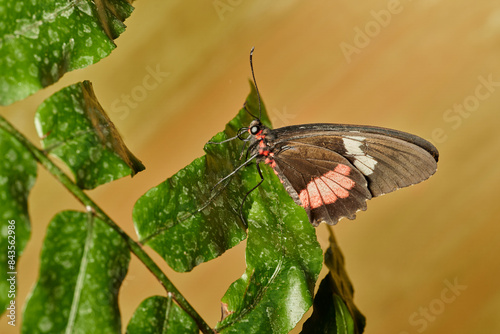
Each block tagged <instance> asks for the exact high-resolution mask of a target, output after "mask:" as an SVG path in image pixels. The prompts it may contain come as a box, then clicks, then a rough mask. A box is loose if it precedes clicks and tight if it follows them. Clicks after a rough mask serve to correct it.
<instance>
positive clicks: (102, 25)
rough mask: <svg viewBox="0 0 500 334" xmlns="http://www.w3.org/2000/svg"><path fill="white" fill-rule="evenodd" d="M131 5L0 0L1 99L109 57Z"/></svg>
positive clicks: (108, 0)
mask: <svg viewBox="0 0 500 334" xmlns="http://www.w3.org/2000/svg"><path fill="white" fill-rule="evenodd" d="M132 10H133V7H132V6H131V5H130V3H129V2H128V1H127V0H103V1H91V0H75V1H68V0H39V1H31V0H19V1H10V0H0V55H2V57H0V92H2V94H0V104H1V105H7V104H11V103H13V102H15V101H18V100H21V99H23V98H25V97H27V96H28V95H30V94H33V93H35V92H36V91H38V90H39V89H41V88H43V87H46V86H49V85H51V84H53V83H54V82H56V81H57V80H59V78H60V77H62V76H63V75H64V73H66V72H69V71H72V70H75V69H79V68H84V67H87V66H89V65H92V64H94V63H96V62H98V61H99V60H101V59H102V58H104V57H107V56H108V55H109V54H110V53H111V51H112V50H113V49H114V48H115V47H116V46H115V44H114V42H113V39H115V38H117V37H118V36H119V35H120V34H121V33H122V32H123V31H125V25H124V24H123V21H124V20H125V19H126V18H127V17H128V16H130V14H131V13H132Z"/></svg>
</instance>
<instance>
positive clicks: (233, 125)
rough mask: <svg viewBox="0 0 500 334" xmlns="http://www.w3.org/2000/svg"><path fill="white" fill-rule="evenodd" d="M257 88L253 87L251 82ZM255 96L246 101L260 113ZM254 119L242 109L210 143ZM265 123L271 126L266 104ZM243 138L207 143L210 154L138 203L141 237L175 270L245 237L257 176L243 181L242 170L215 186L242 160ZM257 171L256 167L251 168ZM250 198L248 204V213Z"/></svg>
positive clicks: (208, 257)
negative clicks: (250, 192)
mask: <svg viewBox="0 0 500 334" xmlns="http://www.w3.org/2000/svg"><path fill="white" fill-rule="evenodd" d="M252 87H253V85H252ZM257 103H258V102H257V95H256V92H255V89H254V88H252V91H251V93H250V95H249V96H248V98H247V101H246V105H247V108H248V109H249V110H252V111H254V113H258V106H257ZM252 120H253V117H252V116H251V115H250V114H249V113H248V112H247V111H246V110H245V109H244V108H242V109H241V110H240V112H239V113H238V115H237V116H236V117H235V118H234V119H233V120H232V121H231V122H230V123H229V124H227V126H226V129H225V131H224V132H221V133H219V134H217V135H216V136H215V137H214V138H212V141H215V142H220V141H222V140H224V139H226V138H230V137H233V136H235V135H236V133H237V132H238V130H239V129H240V128H241V127H245V126H248V124H249V123H250V122H251V121H252ZM262 121H263V122H264V123H265V124H268V125H269V120H268V118H267V115H266V112H265V108H264V107H263V106H262ZM242 145H243V143H242V141H241V140H239V139H235V140H232V141H229V142H227V143H224V144H220V145H217V144H207V145H206V146H205V152H206V153H207V154H206V155H204V156H202V157H200V158H198V159H196V160H194V161H193V162H192V163H191V164H190V165H188V166H187V167H185V168H184V169H182V170H180V171H179V172H178V173H177V174H175V175H174V176H172V177H171V178H169V179H167V180H166V181H164V182H163V183H161V184H159V185H158V186H156V187H154V188H152V189H150V190H149V191H148V192H147V193H146V194H144V195H143V196H142V197H141V198H139V200H138V201H137V203H136V204H135V206H134V210H133V220H134V223H135V226H136V230H137V233H138V235H139V239H140V240H141V242H142V243H143V244H145V245H148V246H150V247H151V248H152V249H154V250H155V251H156V252H157V253H158V254H160V255H161V256H162V257H163V258H164V259H165V261H167V263H168V264H169V265H170V267H172V268H173V269H174V270H176V271H181V272H184V271H189V270H191V269H193V268H194V267H195V266H197V265H199V264H201V263H203V262H206V261H208V260H211V259H214V258H216V257H217V256H219V255H221V254H222V253H224V252H225V251H226V250H227V249H229V248H231V247H233V246H235V245H237V244H238V243H239V242H240V241H241V240H243V239H245V237H246V233H245V229H246V226H245V224H244V222H242V221H241V219H240V206H241V203H243V198H244V197H245V194H246V193H247V192H248V190H249V189H250V188H252V187H253V186H255V185H256V184H257V183H258V180H256V179H255V178H253V179H252V181H251V182H252V183H250V184H248V185H247V186H244V185H242V178H241V173H236V174H235V175H234V176H233V177H232V178H231V179H230V180H229V181H228V182H224V183H223V184H221V185H219V186H217V187H215V189H213V190H212V188H213V187H214V186H215V185H216V183H217V182H218V181H219V180H221V179H222V178H223V177H225V176H227V175H228V174H230V173H231V172H232V171H234V169H235V168H236V167H237V166H238V165H240V164H242V163H243V161H244V160H243V159H242V160H240V159H239V158H240V154H241V152H242ZM247 169H251V170H252V173H253V174H254V175H257V172H256V170H255V168H254V167H248V168H247ZM249 205H250V201H246V202H245V206H244V211H245V212H246V211H248V208H249Z"/></svg>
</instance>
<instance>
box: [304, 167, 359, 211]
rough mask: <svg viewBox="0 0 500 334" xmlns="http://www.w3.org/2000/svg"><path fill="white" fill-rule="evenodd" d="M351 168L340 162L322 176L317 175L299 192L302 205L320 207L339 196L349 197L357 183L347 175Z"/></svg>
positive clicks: (313, 207)
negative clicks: (350, 191)
mask: <svg viewBox="0 0 500 334" xmlns="http://www.w3.org/2000/svg"><path fill="white" fill-rule="evenodd" d="M350 172H351V168H350V167H349V166H346V165H342V164H339V165H337V167H335V169H334V170H333V171H328V172H327V173H325V174H324V175H321V176H320V177H315V178H314V179H312V180H311V181H310V182H309V183H308V184H307V187H306V189H303V190H302V191H301V192H300V194H299V199H300V201H301V202H302V207H304V208H305V207H310V208H311V209H315V208H319V207H320V206H322V205H325V204H332V203H335V201H337V199H339V198H347V197H349V190H351V189H352V188H354V186H355V185H356V183H355V182H354V181H353V180H351V179H350V178H348V177H347V175H349V173H350Z"/></svg>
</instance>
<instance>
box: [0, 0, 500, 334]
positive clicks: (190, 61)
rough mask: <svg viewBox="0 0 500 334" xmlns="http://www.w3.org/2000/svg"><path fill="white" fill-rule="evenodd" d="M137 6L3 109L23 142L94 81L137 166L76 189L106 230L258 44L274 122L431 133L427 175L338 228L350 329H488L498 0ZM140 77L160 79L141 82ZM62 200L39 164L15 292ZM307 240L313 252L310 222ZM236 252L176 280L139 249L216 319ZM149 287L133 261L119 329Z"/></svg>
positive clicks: (198, 150) (232, 85)
mask: <svg viewBox="0 0 500 334" xmlns="http://www.w3.org/2000/svg"><path fill="white" fill-rule="evenodd" d="M134 5H135V6H136V10H135V12H134V13H133V15H132V17H131V18H130V19H129V20H127V21H126V24H127V26H128V29H127V31H126V32H125V33H124V34H123V35H122V36H121V37H120V38H118V39H117V41H116V44H117V45H118V48H117V49H116V50H115V51H114V52H113V53H112V54H111V55H110V56H109V57H108V58H106V59H104V60H102V61H100V62H99V63H97V64H95V65H94V66H91V67H90V68H88V69H85V70H80V71H75V72H72V73H69V74H67V75H66V76H65V77H64V78H63V79H62V80H61V81H60V82H58V83H57V84H56V85H54V86H52V87H49V88H48V89H46V90H44V91H41V92H38V93H37V94H35V95H34V96H31V97H30V98H28V99H26V100H25V101H22V102H19V103H16V104H14V105H12V106H10V107H7V108H2V109H0V112H1V113H2V115H5V116H6V117H7V118H8V119H9V120H10V121H11V122H13V123H14V124H15V125H16V126H17V127H18V128H19V129H20V130H21V131H22V132H23V133H25V134H26V135H28V136H29V137H30V138H31V139H32V140H37V139H36V137H37V136H36V133H35V128H34V126H33V115H34V113H35V110H36V107H37V106H38V105H39V104H40V103H41V102H42V101H43V99H45V98H46V97H48V96H49V95H50V94H52V93H53V92H55V91H57V90H59V89H61V88H62V87H64V86H66V85H69V84H72V83H75V82H77V81H81V80H84V79H88V80H91V81H92V82H93V84H94V89H95V92H96V95H97V97H98V98H99V99H100V101H101V104H102V105H103V107H104V108H105V109H106V110H107V112H108V114H109V116H110V117H111V119H112V120H113V121H114V123H115V125H116V126H117V128H118V129H119V130H120V132H121V133H122V135H123V137H124V139H125V142H126V143H127V145H128V146H129V148H130V149H131V151H132V152H134V153H135V154H136V155H137V156H138V157H139V158H140V159H141V160H142V161H143V163H144V164H145V165H146V168H147V169H146V171H144V172H142V173H140V174H139V175H137V176H136V177H134V178H133V179H131V178H125V179H122V180H119V181H116V182H114V183H111V184H107V185H104V186H101V187H100V188H98V189H96V190H94V191H91V192H90V196H91V197H92V198H93V199H95V201H96V202H97V203H98V204H100V205H101V207H102V208H103V209H104V210H105V211H106V212H107V213H108V214H109V215H110V216H111V217H112V218H114V219H115V221H117V222H118V223H119V225H121V226H122V227H123V228H124V229H125V230H126V231H127V232H128V233H130V234H131V235H133V236H134V237H135V231H134V227H133V223H132V220H131V212H132V207H133V205H134V203H135V201H136V200H137V199H138V198H139V197H140V196H141V195H142V194H143V193H145V192H146V191H147V190H148V189H150V188H151V187H153V186H156V185H157V184H158V183H160V182H162V181H163V180H165V179H166V178H168V177H170V176H171V175H172V174H174V173H175V172H176V171H177V170H179V169H180V168H182V167H184V166H185V165H187V164H189V163H190V162H191V161H192V160H193V159H195V158H197V157H199V156H200V155H202V154H203V151H202V147H203V144H204V143H205V142H206V141H207V140H208V139H209V138H210V137H211V136H212V135H213V134H215V133H216V132H218V131H220V130H222V129H223V128H224V125H225V123H226V122H227V121H229V120H230V119H231V118H232V117H233V116H234V115H235V113H236V111H237V110H238V109H239V108H240V107H241V106H242V103H243V101H244V99H245V97H246V95H247V94H248V92H249V86H248V78H249V77H250V68H249V62H248V54H249V51H250V48H251V47H252V46H255V47H256V51H255V59H254V65H255V70H256V76H257V80H258V84H259V88H260V91H261V94H262V96H263V99H264V102H265V103H266V106H267V108H268V110H269V112H270V115H271V117H272V119H273V120H274V125H275V127H280V126H284V125H291V124H300V123H313V122H331V123H354V124H371V125H378V126H385V127H391V128H395V129H399V130H403V131H408V132H411V133H414V134H417V135H420V136H422V137H424V138H426V139H428V140H432V141H433V143H434V144H435V145H436V146H437V147H438V149H439V151H440V153H441V157H440V162H439V168H438V172H437V174H436V175H435V176H433V177H432V178H431V179H430V180H428V181H426V182H424V183H422V184H419V185H417V186H413V187H411V188H407V189H403V190H400V191H398V192H395V193H392V194H389V195H387V196H384V197H382V198H377V199H374V200H372V201H370V202H369V203H368V211H366V212H361V213H359V214H358V218H357V219H356V220H355V221H349V220H343V221H341V222H340V224H339V225H337V226H336V227H335V231H336V235H337V239H338V241H339V243H340V246H341V247H342V250H343V252H344V255H345V258H346V262H347V269H348V272H349V274H350V277H351V279H352V281H353V283H354V286H355V289H356V293H355V300H356V302H357V305H358V307H359V308H360V310H361V311H362V312H363V313H364V315H365V316H366V317H367V327H366V331H365V333H367V334H374V333H396V334H413V333H427V334H435V333H457V334H462V333H463V334H466V333H467V334H468V333H498V332H500V288H499V286H498V282H499V274H500V265H499V263H498V262H499V261H498V257H499V254H500V238H499V235H500V225H499V216H500V205H499V204H498V200H499V195H498V192H499V190H498V189H499V187H500V172H499V167H498V165H499V164H500V155H499V153H500V136H499V133H498V132H499V126H500V60H499V59H500V43H499V41H500V6H498V2H496V1H492V0H476V1H471V0H442V1H438V0H419V1H411V0H401V1H397V0H392V1H379V0H377V1H375V0H374V1H363V2H352V1H348V0H337V1H308V2H306V1H302V2H299V1H274V2H272V3H271V2H269V1H242V0H217V1H204V2H201V1H159V0H158V1H138V2H136V3H135V4H134ZM150 72H156V73H158V74H157V76H156V79H153V78H154V77H153V76H151V75H150ZM488 81H489V83H488ZM127 96H128V97H127ZM64 209H82V207H81V206H80V205H79V204H78V203H77V202H76V201H75V200H74V199H73V198H72V197H71V195H70V194H69V193H68V192H67V191H66V190H65V189H64V188H63V187H62V186H60V185H59V184H58V183H57V182H56V181H55V180H54V179H53V178H52V177H51V176H50V175H48V173H47V172H46V171H45V170H43V169H41V168H40V169H39V177H38V180H37V183H36V185H35V187H34V189H33V191H32V193H31V195H30V214H31V219H32V237H31V241H30V243H29V245H28V247H27V248H26V250H25V252H24V254H23V256H22V259H21V261H20V263H19V270H18V272H19V275H18V277H19V285H18V292H19V293H18V300H19V301H23V300H24V299H25V298H26V296H27V294H28V293H29V291H30V289H31V287H32V285H33V284H34V282H35V281H36V278H37V275H38V265H39V259H38V258H39V251H40V248H41V245H42V241H43V238H44V235H45V229H46V226H47V224H48V222H49V221H50V219H51V218H52V217H53V216H54V215H55V214H56V213H57V212H58V211H60V210H64ZM318 238H319V240H320V241H321V243H322V245H323V247H326V245H327V240H328V234H327V231H326V229H325V228H324V226H321V227H319V228H318ZM244 247H245V243H242V244H241V245H239V246H237V247H236V248H234V249H232V250H230V251H228V252H227V253H226V254H224V256H222V257H221V258H219V259H217V260H214V261H212V262H209V263H206V264H203V265H201V266H199V267H198V268H195V269H194V270H193V272H191V273H186V274H178V273H174V272H172V271H171V270H169V269H168V268H167V266H166V265H165V264H164V263H163V262H162V261H161V259H160V258H159V257H158V256H155V254H154V253H153V252H152V251H150V249H148V252H149V253H150V254H152V256H153V258H154V259H155V260H157V261H158V262H159V263H161V266H162V268H163V269H164V270H165V271H166V272H167V274H168V276H169V277H171V279H172V280H173V282H174V283H175V284H176V286H177V287H178V288H179V289H180V291H181V292H183V293H184V295H185V296H186V297H187V299H188V300H189V301H190V302H191V303H192V304H193V306H194V307H195V308H196V309H197V310H199V312H200V313H201V315H202V316H203V317H204V318H205V319H206V320H207V321H208V322H209V324H210V325H212V326H213V325H215V323H216V322H217V321H218V320H219V318H220V304H219V300H220V298H221V297H222V295H223V294H224V292H225V290H226V289H227V287H228V286H229V284H231V283H232V282H233V281H234V280H236V279H237V278H239V277H240V276H241V274H242V273H243V272H244V268H245V263H244V251H245V248H244ZM324 273H325V272H322V274H321V277H323V276H324ZM453 285H455V288H454V289H450V287H449V286H453ZM154 294H162V295H163V294H164V291H163V290H162V288H161V286H160V285H159V284H158V283H157V282H156V281H155V280H154V279H153V277H152V275H150V274H149V272H148V271H147V270H146V269H145V268H144V266H143V265H142V264H141V263H140V262H139V261H137V260H136V259H135V258H134V257H133V258H132V261H131V264H130V269H129V273H128V276H127V278H126V280H125V282H124V286H123V288H122V291H121V295H120V306H121V311H122V316H123V324H124V325H123V329H125V326H126V324H127V322H128V320H129V318H130V317H131V315H132V313H133V311H134V309H135V308H136V307H137V306H138V304H139V303H140V302H141V301H142V300H143V299H145V298H146V297H149V296H151V295H154ZM18 315H19V316H20V314H19V313H18ZM18 320H21V319H18ZM6 323H7V320H6V318H5V316H4V317H2V318H1V319H0V332H1V333H10V332H12V333H15V332H17V329H19V327H17V328H16V331H12V328H11V327H9V326H7V324H6ZM294 332H295V333H298V332H299V330H295V331H294Z"/></svg>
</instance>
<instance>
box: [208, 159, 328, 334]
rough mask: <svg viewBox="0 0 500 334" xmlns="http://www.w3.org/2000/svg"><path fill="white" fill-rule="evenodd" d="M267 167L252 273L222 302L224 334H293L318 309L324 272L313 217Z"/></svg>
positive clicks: (258, 197)
mask: <svg viewBox="0 0 500 334" xmlns="http://www.w3.org/2000/svg"><path fill="white" fill-rule="evenodd" d="M262 167H263V176H264V179H265V181H264V182H263V183H262V185H261V186H260V187H259V188H258V190H257V191H255V192H254V193H252V197H253V200H254V202H253V205H252V209H251V211H250V215H249V218H248V220H249V226H248V241H247V249H246V262H247V269H246V272H245V274H244V275H243V276H242V277H241V278H240V279H239V280H237V281H236V282H234V283H233V284H232V285H231V287H230V288H229V289H228V291H227V292H226V294H225V295H224V297H223V299H222V301H223V303H224V304H223V305H224V308H225V312H224V313H225V314H226V317H225V318H224V319H223V320H222V321H221V322H220V323H219V324H218V325H217V327H216V329H217V330H218V332H220V333H248V334H250V333H288V332H289V331H290V330H291V329H292V328H293V327H295V325H296V324H297V322H298V321H299V320H300V319H301V318H302V316H303V314H304V313H305V312H306V311H307V310H308V309H309V308H310V306H311V305H312V299H313V298H312V296H313V294H314V286H315V283H316V280H317V278H318V275H319V272H320V270H321V267H322V251H321V247H320V245H319V243H318V241H317V238H316V231H315V229H314V227H313V226H312V225H311V224H310V223H309V219H308V217H307V214H306V213H305V211H304V209H303V208H301V207H299V206H297V205H296V204H295V203H294V202H293V200H292V198H291V197H290V196H289V195H288V193H287V192H286V191H285V189H284V187H283V185H282V184H281V183H280V181H279V179H278V178H277V176H276V175H274V173H273V171H272V169H271V168H270V167H268V166H262ZM249 172H250V171H249V170H245V171H243V173H244V174H249ZM244 177H248V178H249V177H250V176H249V175H245V176H244ZM254 177H255V176H254ZM258 179H259V177H258V176H256V177H255V181H257V180H258Z"/></svg>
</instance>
